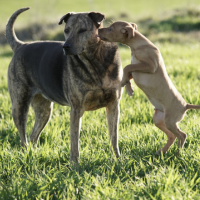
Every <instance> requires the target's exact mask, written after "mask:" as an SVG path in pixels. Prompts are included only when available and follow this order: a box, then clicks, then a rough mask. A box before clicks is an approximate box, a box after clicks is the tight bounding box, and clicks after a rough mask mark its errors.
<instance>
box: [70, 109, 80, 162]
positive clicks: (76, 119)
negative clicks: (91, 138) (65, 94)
mask: <svg viewBox="0 0 200 200" xmlns="http://www.w3.org/2000/svg"><path fill="white" fill-rule="evenodd" d="M82 115H83V111H82V110H80V109H76V108H73V107H71V112H70V140H71V152H70V162H71V163H73V162H76V163H77V162H78V158H79V154H80V153H79V136H80V129H81V117H82Z"/></svg>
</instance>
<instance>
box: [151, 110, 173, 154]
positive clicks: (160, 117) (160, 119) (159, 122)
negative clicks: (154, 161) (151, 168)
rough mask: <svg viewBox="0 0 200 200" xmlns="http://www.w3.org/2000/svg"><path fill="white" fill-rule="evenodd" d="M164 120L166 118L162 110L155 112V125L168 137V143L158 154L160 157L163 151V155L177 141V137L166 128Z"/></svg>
mask: <svg viewBox="0 0 200 200" xmlns="http://www.w3.org/2000/svg"><path fill="white" fill-rule="evenodd" d="M164 118H165V114H164V112H162V111H160V110H155V113H154V116H153V121H154V123H155V125H156V126H157V127H158V128H159V129H160V130H161V131H163V132H164V133H165V134H166V135H167V137H168V140H167V143H166V144H165V146H164V147H163V148H162V149H160V150H158V151H157V152H156V154H157V155H160V153H161V151H162V152H163V153H166V152H167V151H168V149H169V148H170V147H171V145H172V144H173V143H174V141H175V139H176V136H175V135H174V134H173V133H172V132H171V131H170V130H168V129H167V127H166V126H165V122H164Z"/></svg>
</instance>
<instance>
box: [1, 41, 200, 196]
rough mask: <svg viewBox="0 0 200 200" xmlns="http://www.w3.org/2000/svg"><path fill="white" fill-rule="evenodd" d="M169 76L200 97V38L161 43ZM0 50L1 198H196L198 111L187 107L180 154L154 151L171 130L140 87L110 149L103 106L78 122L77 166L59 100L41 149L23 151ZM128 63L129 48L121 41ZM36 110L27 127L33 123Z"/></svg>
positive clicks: (190, 96) (128, 101) (124, 109)
mask: <svg viewBox="0 0 200 200" xmlns="http://www.w3.org/2000/svg"><path fill="white" fill-rule="evenodd" d="M157 46H158V47H159V48H160V50H161V52H162V54H163V57H164V60H165V63H166V67H167V71H168V73H169V76H170V78H171V79H172V80H173V82H174V84H175V85H176V87H177V88H178V90H179V91H180V92H181V93H182V95H183V97H184V98H185V99H186V100H187V102H190V103H195V104H200V98H199V93H198V85H199V79H200V70H199V68H198V65H199V62H200V59H199V49H200V43H197V44H195V45H189V44H170V43H157ZM3 52H4V55H3V56H1V57H0V61H1V69H0V120H1V121H0V148H1V150H0V160H1V161H0V163H1V164H0V199H199V198H200V153H199V152H200V149H199V148H200V147H199V140H200V134H199V133H200V131H199V120H200V115H199V112H198V111H189V112H188V113H187V115H186V116H185V118H184V120H183V121H182V122H181V123H180V128H181V129H182V130H184V131H185V132H186V133H187V134H188V138H187V142H186V144H185V148H184V150H183V152H182V155H181V156H180V157H178V158H177V157H175V152H176V144H175V145H174V146H173V147H172V148H171V150H170V151H169V152H168V153H167V155H164V156H161V157H156V156H155V155H154V153H155V152H156V150H157V149H158V148H160V147H162V146H163V145H164V144H165V142H166V140H167V138H166V136H165V135H164V134H163V133H162V132H161V131H159V130H158V129H157V128H156V127H155V126H154V125H153V123H152V115H153V107H152V106H151V104H150V103H149V102H148V100H147V98H146V97H145V95H144V94H143V93H142V92H141V91H140V90H139V89H138V88H137V87H136V86H134V88H135V94H134V97H132V98H129V97H128V95H127V94H126V93H125V92H124V93H123V97H122V100H121V104H120V107H121V116H120V123H119V147H120V151H121V157H120V158H119V159H118V160H116V159H115V158H114V157H113V156H112V155H111V153H110V150H109V148H110V142H109V137H108V130H107V122H106V114H105V109H100V110H97V111H93V112H86V113H85V114H84V116H83V124H82V129H81V140H80V141H81V145H80V151H81V158H80V169H79V172H78V171H76V170H75V169H73V168H72V167H71V165H70V163H69V152H70V146H69V144H70V138H69V123H70V121H69V112H70V109H69V108H68V107H61V106H59V105H55V106H54V112H53V116H52V118H51V120H50V122H49V123H48V125H47V126H46V128H45V129H44V131H43V133H42V135H41V137H40V144H39V146H38V148H37V149H36V150H33V149H32V148H31V147H30V148H29V149H28V151H25V152H24V153H22V150H21V147H20V145H19V135H18V133H17V129H16V128H15V126H14V123H13V121H12V118H11V104H10V99H9V95H8V92H7V83H6V79H7V76H6V71H7V66H8V64H9V61H10V59H11V54H10V53H9V52H10V51H9V50H8V49H7V48H4V49H3ZM120 53H121V58H122V63H123V65H126V64H128V63H129V62H130V52H129V49H127V48H124V47H121V48H120ZM33 119H34V114H33V111H32V110H31V112H30V114H29V119H28V123H27V126H28V127H27V128H28V129H27V132H28V133H30V131H31V128H32V126H33Z"/></svg>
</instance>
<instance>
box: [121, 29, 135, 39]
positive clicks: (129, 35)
mask: <svg viewBox="0 0 200 200" xmlns="http://www.w3.org/2000/svg"><path fill="white" fill-rule="evenodd" d="M121 33H123V34H126V37H127V38H128V39H129V40H130V39H132V38H133V36H134V29H133V27H132V26H126V27H125V28H122V29H121Z"/></svg>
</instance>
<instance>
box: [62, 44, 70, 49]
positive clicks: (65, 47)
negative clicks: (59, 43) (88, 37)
mask: <svg viewBox="0 0 200 200" xmlns="http://www.w3.org/2000/svg"><path fill="white" fill-rule="evenodd" d="M71 47H72V45H71V44H70V43H65V44H64V45H63V49H65V50H69V49H70V48H71Z"/></svg>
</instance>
